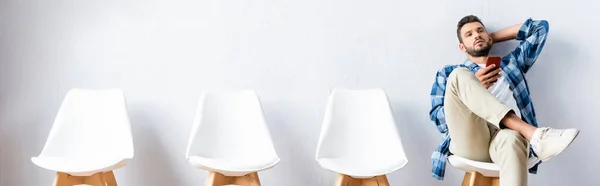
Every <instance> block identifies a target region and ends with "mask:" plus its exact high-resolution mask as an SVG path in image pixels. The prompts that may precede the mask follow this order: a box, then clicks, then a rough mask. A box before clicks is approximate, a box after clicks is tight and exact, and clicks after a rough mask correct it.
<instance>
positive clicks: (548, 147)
mask: <svg viewBox="0 0 600 186" xmlns="http://www.w3.org/2000/svg"><path fill="white" fill-rule="evenodd" d="M578 134H579V130H577V129H553V128H548V127H543V128H538V129H536V130H535V132H533V135H532V137H531V141H530V142H529V143H530V144H531V147H532V149H533V152H535V154H537V156H538V158H540V160H542V162H547V161H548V160H550V159H552V158H553V157H555V156H557V155H558V154H560V153H561V152H562V151H564V150H565V149H566V148H567V147H568V146H569V145H570V144H571V142H573V140H575V138H576V137H577V135H578Z"/></svg>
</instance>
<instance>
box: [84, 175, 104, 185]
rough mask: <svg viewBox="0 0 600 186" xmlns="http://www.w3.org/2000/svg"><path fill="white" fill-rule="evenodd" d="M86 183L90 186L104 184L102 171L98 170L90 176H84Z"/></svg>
mask: <svg viewBox="0 0 600 186" xmlns="http://www.w3.org/2000/svg"><path fill="white" fill-rule="evenodd" d="M84 180H85V183H84V184H86V185H90V186H106V181H104V173H102V172H99V173H96V174H94V175H91V176H85V178H84Z"/></svg>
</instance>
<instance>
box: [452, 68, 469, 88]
mask: <svg viewBox="0 0 600 186" xmlns="http://www.w3.org/2000/svg"><path fill="white" fill-rule="evenodd" d="M474 76H475V74H473V72H471V71H470V70H469V69H467V68H464V67H459V68H456V69H454V70H452V72H451V73H450V75H449V76H448V82H447V83H448V84H455V83H457V82H463V81H464V80H465V79H469V78H473V77H474Z"/></svg>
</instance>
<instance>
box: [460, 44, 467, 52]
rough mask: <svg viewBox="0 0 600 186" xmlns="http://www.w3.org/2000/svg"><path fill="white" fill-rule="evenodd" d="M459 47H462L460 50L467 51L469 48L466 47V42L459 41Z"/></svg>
mask: <svg viewBox="0 0 600 186" xmlns="http://www.w3.org/2000/svg"><path fill="white" fill-rule="evenodd" d="M458 48H459V49H460V51H463V52H467V49H466V48H465V44H463V43H459V44H458Z"/></svg>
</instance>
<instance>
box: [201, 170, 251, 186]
mask: <svg viewBox="0 0 600 186" xmlns="http://www.w3.org/2000/svg"><path fill="white" fill-rule="evenodd" d="M205 185H206V186H224V185H227V186H229V185H231V186H234V185H236V186H260V179H259V178H258V173H256V172H254V173H250V174H247V175H244V176H239V177H237V176H236V177H232V176H225V175H223V174H221V173H217V172H209V173H208V177H207V178H206V184H205Z"/></svg>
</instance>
